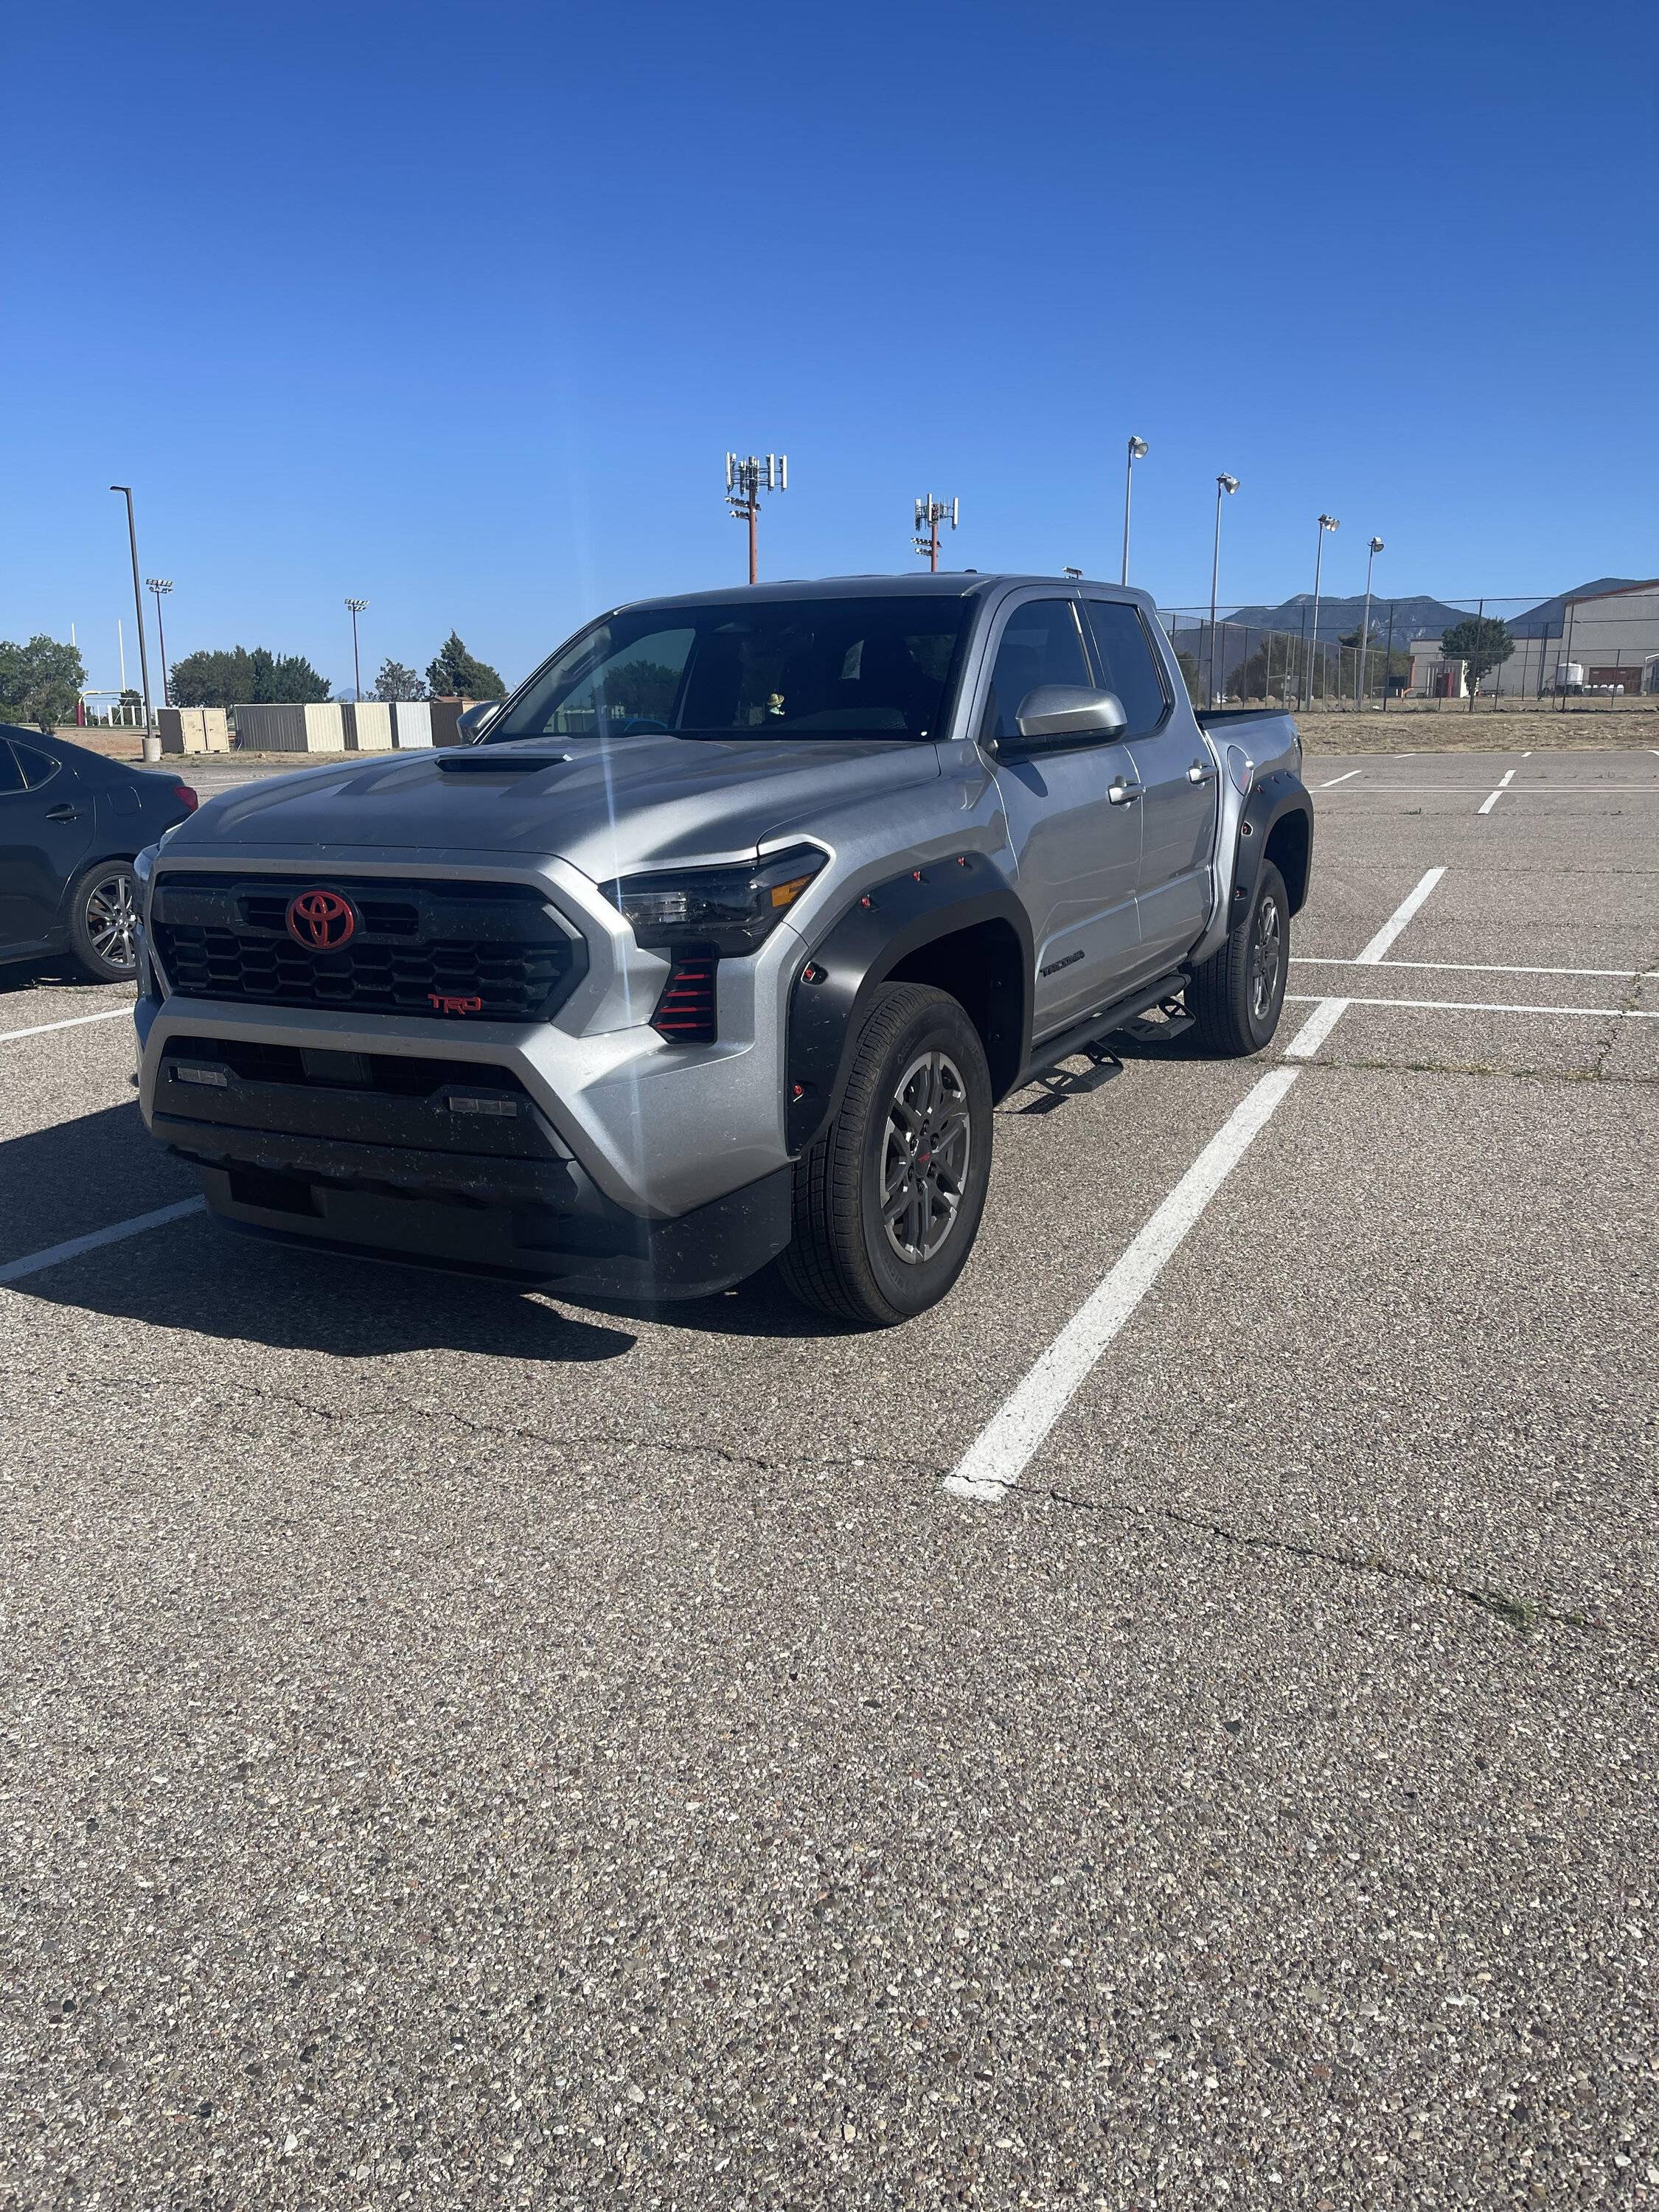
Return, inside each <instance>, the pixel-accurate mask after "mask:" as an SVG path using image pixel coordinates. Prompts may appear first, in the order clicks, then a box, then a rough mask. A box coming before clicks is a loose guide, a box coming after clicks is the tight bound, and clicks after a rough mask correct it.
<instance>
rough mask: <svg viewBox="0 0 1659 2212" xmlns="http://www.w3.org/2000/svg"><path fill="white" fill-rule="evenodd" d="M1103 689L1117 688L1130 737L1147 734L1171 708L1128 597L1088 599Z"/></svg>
mask: <svg viewBox="0 0 1659 2212" xmlns="http://www.w3.org/2000/svg"><path fill="white" fill-rule="evenodd" d="M1084 604H1085V606H1086V607H1087V609H1088V611H1089V628H1090V629H1091V632H1092V634H1093V636H1094V641H1095V661H1096V664H1097V666H1098V668H1099V670H1100V684H1101V688H1102V690H1106V691H1115V692H1116V694H1117V696H1118V697H1119V698H1120V699H1121V701H1122V702H1123V711H1124V713H1125V714H1126V715H1127V717H1128V728H1127V730H1126V731H1125V732H1124V734H1125V736H1126V737H1131V738H1144V737H1146V736H1147V735H1148V734H1149V732H1152V731H1153V730H1155V729H1156V728H1157V727H1158V724H1159V723H1160V722H1161V721H1162V720H1164V714H1165V713H1166V712H1167V711H1168V708H1169V704H1170V701H1169V696H1168V694H1167V693H1166V692H1165V690H1164V678H1163V675H1162V673H1161V672H1160V671H1159V668H1158V661H1157V659H1156V657H1155V656H1154V654H1153V652H1152V641H1151V640H1150V639H1149V638H1148V637H1147V635H1146V625H1145V624H1144V623H1142V621H1141V619H1140V612H1139V608H1137V607H1134V606H1132V605H1130V604H1129V603H1128V602H1127V600H1124V599H1087V600H1085V602H1084Z"/></svg>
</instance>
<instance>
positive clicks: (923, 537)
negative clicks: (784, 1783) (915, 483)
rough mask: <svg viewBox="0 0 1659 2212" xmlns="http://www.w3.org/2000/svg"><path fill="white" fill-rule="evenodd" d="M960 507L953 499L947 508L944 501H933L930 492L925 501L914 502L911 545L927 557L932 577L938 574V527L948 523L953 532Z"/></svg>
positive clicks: (958, 502) (959, 502) (959, 503)
mask: <svg viewBox="0 0 1659 2212" xmlns="http://www.w3.org/2000/svg"><path fill="white" fill-rule="evenodd" d="M960 505H961V501H958V500H954V499H953V500H951V502H950V503H949V505H948V506H947V505H946V503H945V501H944V500H942V499H935V498H934V496H933V493H932V492H929V493H928V495H927V498H926V499H919V500H918V501H916V534H915V538H913V539H912V541H911V543H912V544H914V545H915V549H916V550H917V552H918V553H925V554H926V555H927V566H928V568H930V569H931V570H932V571H933V574H934V575H937V574H939V525H940V523H941V522H948V523H949V524H950V526H951V529H952V530H954V529H955V528H956V526H957V508H958V507H959V506H960Z"/></svg>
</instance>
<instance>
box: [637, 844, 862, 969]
mask: <svg viewBox="0 0 1659 2212" xmlns="http://www.w3.org/2000/svg"><path fill="white" fill-rule="evenodd" d="M825 858H826V855H825V854H823V853H821V852H820V851H819V850H818V848H817V846H816V845H797V846H795V847H793V848H792V849H791V850H790V851H789V852H787V853H769V854H767V855H766V857H765V859H764V860H751V861H745V862H744V863H742V864H741V865H739V866H736V867H720V868H676V869H675V870H673V871H672V872H671V873H664V874H662V875H656V876H623V878H621V879H620V880H619V881H617V882H616V883H610V884H601V885H600V889H601V890H603V891H604V893H605V896H606V897H607V898H608V899H609V900H610V901H611V904H612V905H613V906H614V907H617V908H620V909H621V911H622V912H623V914H624V915H626V916H627V918H628V921H629V924H630V926H631V927H632V928H633V932H634V935H635V939H636V941H637V942H638V943H639V944H640V945H644V946H647V947H648V948H650V949H651V950H652V951H664V952H672V951H679V950H681V949H683V948H684V946H686V945H712V946H713V948H714V951H716V952H723V953H727V954H734V955H737V956H739V957H741V955H742V954H744V953H745V952H752V951H754V950H755V948H756V947H757V945H761V944H763V943H764V941H765V939H767V938H768V937H769V936H770V934H771V933H772V931H773V930H774V929H775V928H776V927H777V925H778V923H779V922H780V921H782V919H783V917H784V915H786V914H787V911H788V910H789V908H791V907H792V906H793V904H794V902H795V901H796V900H797V899H798V898H799V896H800V895H801V893H802V892H803V891H804V890H805V889H806V886H807V885H808V884H810V883H811V880H812V878H813V877H814V876H816V875H817V872H818V870H819V869H820V868H821V867H822V866H823V863H824V860H825Z"/></svg>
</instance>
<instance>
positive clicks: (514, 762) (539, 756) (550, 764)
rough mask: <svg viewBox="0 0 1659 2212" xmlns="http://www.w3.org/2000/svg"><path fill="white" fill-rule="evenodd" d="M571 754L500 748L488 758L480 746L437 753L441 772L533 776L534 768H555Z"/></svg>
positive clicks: (446, 773) (449, 773) (571, 758)
mask: <svg viewBox="0 0 1659 2212" xmlns="http://www.w3.org/2000/svg"><path fill="white" fill-rule="evenodd" d="M574 757H575V756H574V753H519V752H508V751H507V750H506V749H505V748H503V749H502V750H501V751H500V752H498V753H496V754H495V756H494V757H493V758H492V757H491V756H490V754H489V752H488V751H487V750H485V749H484V748H483V747H482V746H480V747H479V749H478V750H477V751H476V752H464V753H452V752H444V753H440V755H439V756H438V770H439V773H440V775H535V773H536V772H537V770H538V769H544V768H558V767H560V766H562V763H564V762H566V761H568V760H574Z"/></svg>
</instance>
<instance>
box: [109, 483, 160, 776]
mask: <svg viewBox="0 0 1659 2212" xmlns="http://www.w3.org/2000/svg"><path fill="white" fill-rule="evenodd" d="M110 489H111V490H112V491H118V492H120V493H122V494H124V495H125V499H126V502H127V545H128V549H129V550H130V551H131V555H132V605H133V611H134V612H135V613H136V614H137V617H138V674H139V678H140V680H141V681H142V683H143V687H144V748H145V750H146V752H148V750H149V747H150V746H151V745H152V744H155V730H154V728H153V727H152V726H151V721H150V711H149V653H147V652H146V651H145V649H144V594H143V590H142V589H141V588H140V586H139V582H138V527H137V524H136V523H135V522H134V520H133V519H132V486H131V484H112V485H111V486H110ZM156 611H157V612H158V613H159V612H160V611H161V603H160V601H159V600H158V601H157V603H156ZM158 750H159V749H158ZM152 757H155V756H152Z"/></svg>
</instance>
